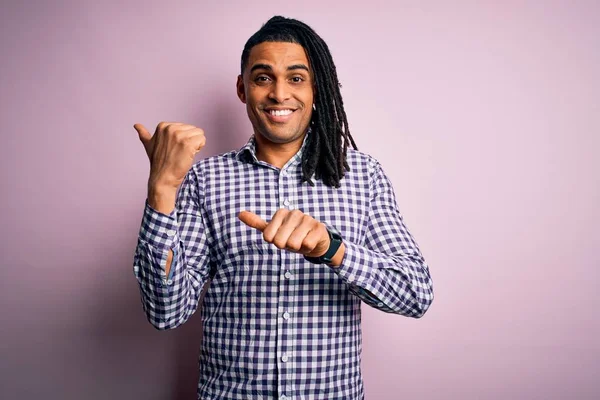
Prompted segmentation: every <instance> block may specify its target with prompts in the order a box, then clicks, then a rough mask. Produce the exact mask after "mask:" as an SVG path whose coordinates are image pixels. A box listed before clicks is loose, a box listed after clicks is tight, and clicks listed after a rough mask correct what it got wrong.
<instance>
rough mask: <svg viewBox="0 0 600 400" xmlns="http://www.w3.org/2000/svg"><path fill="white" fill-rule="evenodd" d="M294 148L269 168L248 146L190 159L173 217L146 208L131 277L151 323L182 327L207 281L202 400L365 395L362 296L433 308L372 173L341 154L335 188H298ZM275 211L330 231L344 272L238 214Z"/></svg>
mask: <svg viewBox="0 0 600 400" xmlns="http://www.w3.org/2000/svg"><path fill="white" fill-rule="evenodd" d="M305 142H306V140H305ZM303 149H304V144H303V146H302V148H301V149H300V151H299V152H298V153H297V154H296V155H295V156H294V157H293V158H292V159H290V160H289V161H288V162H287V163H286V165H284V166H283V168H281V169H279V168H276V167H273V166H271V165H269V164H267V163H265V162H262V161H258V160H257V158H256V153H255V142H254V138H253V137H252V138H251V139H250V140H249V141H248V143H247V144H246V145H245V146H244V147H242V148H241V149H240V150H239V151H232V152H229V153H225V154H222V155H219V156H215V157H210V158H206V159H204V160H202V161H199V162H197V163H196V164H194V165H193V167H192V168H191V169H190V171H189V173H188V174H187V175H186V178H185V180H184V182H183V183H182V185H181V187H180V189H179V192H178V195H177V204H176V208H175V210H174V211H173V213H172V214H171V215H165V214H162V213H159V212H157V211H156V210H153V209H152V208H151V207H150V206H149V205H148V203H147V202H146V207H145V211H144V215H143V219H142V224H141V229H140V234H139V240H138V245H137V248H136V251H135V257H134V264H135V265H134V273H135V276H136V278H137V281H138V283H139V288H140V292H141V296H142V304H143V308H144V311H145V313H146V315H147V317H148V320H149V321H150V323H151V324H152V325H154V326H155V327H156V328H157V329H172V328H176V327H177V326H179V325H181V324H183V323H184V322H185V321H186V320H187V319H188V318H189V317H190V316H191V315H192V314H193V313H194V311H195V310H196V309H197V306H198V302H199V298H200V294H201V292H202V290H203V288H204V287H205V285H208V288H207V291H206V293H205V296H204V300H203V304H202V318H203V338H202V349H201V352H200V363H199V365H200V380H199V383H198V398H199V399H203V400H217V399H218V400H227V399H240V400H241V399H243V400H248V399H294V400H301V399H302V400H308V399H327V400H333V399H343V400H358V399H363V398H364V390H363V382H362V376H361V370H360V360H361V349H362V337H361V327H360V321H361V308H360V306H361V300H362V301H364V302H365V303H367V304H368V305H369V306H372V307H375V308H377V309H379V310H382V311H384V312H388V313H396V314H401V315H405V316H409V317H415V318H419V317H420V316H422V315H423V314H424V313H425V311H426V310H427V308H428V307H429V305H430V304H431V301H432V300H433V287H432V281H431V277H430V274H429V268H428V266H427V264H426V263H425V261H424V259H423V257H422V255H421V253H420V251H419V248H418V247H417V244H416V243H415V241H414V240H413V238H412V236H411V235H410V233H409V232H408V230H407V229H406V227H405V225H404V223H403V220H402V217H401V215H400V212H399V210H398V206H397V204H396V200H395V196H394V192H393V189H392V186H391V183H390V181H389V179H388V178H387V177H386V175H385V174H384V172H383V170H382V168H381V166H380V164H379V163H378V162H377V161H376V160H375V159H373V158H372V157H370V156H368V155H365V154H363V153H360V152H358V151H354V150H352V149H349V150H348V158H347V160H348V164H349V166H350V171H349V172H347V173H346V176H345V177H344V178H343V179H342V181H341V187H340V188H337V189H336V188H331V187H328V186H325V185H324V184H323V183H322V182H321V181H320V180H318V181H315V186H310V185H309V184H308V183H306V182H305V183H301V177H302V171H301V155H302V151H303ZM279 208H288V209H299V210H301V211H302V212H304V213H306V214H309V215H311V216H312V217H314V218H315V219H317V220H318V221H321V222H323V223H325V224H326V225H327V226H328V227H329V228H330V229H334V230H336V231H337V232H339V233H340V234H341V236H342V238H343V241H344V243H345V246H346V252H345V255H344V258H343V261H342V265H341V266H340V267H337V268H334V267H330V266H327V265H315V264H311V263H309V262H308V261H306V260H305V259H304V257H303V256H302V255H300V254H296V253H292V252H288V251H285V250H280V249H278V248H276V247H275V246H274V245H272V244H269V243H267V242H265V241H264V240H263V238H262V234H261V232H260V231H257V230H255V229H253V228H250V227H248V226H246V225H245V224H244V223H242V222H241V221H240V220H239V219H238V218H237V214H238V213H239V212H240V211H242V210H249V211H252V212H254V213H256V214H258V215H259V216H261V217H262V218H263V219H265V220H267V221H268V220H270V219H271V217H272V216H273V214H274V213H275V211H277V209H279ZM169 249H172V250H173V253H174V256H173V262H172V265H171V270H170V272H169V276H166V274H165V264H166V259H167V255H168V250H169Z"/></svg>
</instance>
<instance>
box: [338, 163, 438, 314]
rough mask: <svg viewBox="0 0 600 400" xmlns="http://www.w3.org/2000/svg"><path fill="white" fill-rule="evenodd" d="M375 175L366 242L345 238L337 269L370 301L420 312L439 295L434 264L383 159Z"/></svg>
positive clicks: (382, 307)
mask: <svg viewBox="0 0 600 400" xmlns="http://www.w3.org/2000/svg"><path fill="white" fill-rule="evenodd" d="M372 176H373V178H372V180H371V183H370V212H369V219H368V227H367V230H366V236H365V243H364V246H360V245H357V244H354V243H350V242H348V241H344V244H345V249H344V255H343V259H342V262H341V265H340V266H337V267H336V266H332V269H333V270H334V271H335V272H336V273H337V274H338V275H339V276H340V277H341V278H342V279H343V280H344V281H346V283H348V285H349V288H350V291H352V293H354V294H356V295H357V296H358V297H360V298H361V299H362V300H363V301H364V302H366V303H367V304H369V305H370V306H372V307H375V308H377V309H379V310H382V311H385V312H389V313H395V314H400V315H404V316H408V317H414V318H420V317H422V316H423V315H424V314H425V312H426V311H427V309H428V308H429V306H430V304H431V302H432V301H433V283H432V280H431V276H430V274H429V267H428V265H427V263H426V262H425V260H424V259H423V256H422V255H421V252H420V250H419V247H418V246H417V244H416V242H415V240H414V239H413V237H412V235H411V234H410V232H409V231H408V229H407V228H406V226H405V225H404V222H403V219H402V216H401V214H400V211H399V209H398V205H397V202H396V198H395V195H394V191H393V188H392V184H391V182H390V181H389V179H388V178H387V176H386V175H385V173H384V172H383V169H382V168H381V165H380V164H379V163H377V162H375V165H374V171H373V175H372Z"/></svg>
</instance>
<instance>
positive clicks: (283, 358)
mask: <svg viewBox="0 0 600 400" xmlns="http://www.w3.org/2000/svg"><path fill="white" fill-rule="evenodd" d="M288 360H289V357H288V355H287V354H284V355H283V356H281V361H283V362H287V361H288Z"/></svg>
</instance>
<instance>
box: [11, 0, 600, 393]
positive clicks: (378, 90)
mask: <svg viewBox="0 0 600 400" xmlns="http://www.w3.org/2000/svg"><path fill="white" fill-rule="evenodd" d="M5 3H11V4H5ZM276 14H281V15H284V16H289V17H294V18H298V19H300V20H303V21H305V22H306V23H308V24H309V25H311V26H312V27H313V28H314V29H315V30H316V31H317V32H318V33H319V34H320V35H321V36H322V37H323V38H324V39H325V40H326V42H327V43H328V45H329V47H330V49H331V51H332V53H333V57H334V60H335V62H336V64H337V67H338V74H339V77H340V80H341V82H342V85H343V87H342V94H343V96H344V102H345V105H346V111H347V114H348V118H349V123H350V129H351V132H352V134H353V135H354V137H355V139H356V142H357V143H358V146H359V149H360V150H362V151H364V152H366V153H369V154H371V155H373V156H374V157H376V158H377V159H379V160H380V161H381V163H382V165H383V167H384V169H385V170H386V172H387V173H388V175H389V176H390V178H391V180H392V182H393V184H394V187H395V191H396V195H397V198H398V202H399V205H400V210H401V212H402V214H403V215H404V218H405V222H406V224H407V226H408V228H409V229H410V231H411V232H412V233H413V235H414V236H415V238H416V240H417V242H418V243H419V245H420V247H421V249H422V251H423V253H424V256H425V258H426V260H427V261H428V263H429V265H430V268H431V274H432V277H433V282H434V288H435V301H434V303H433V305H432V307H431V309H430V310H429V312H428V313H427V314H426V315H425V316H424V317H423V318H422V319H418V320H415V319H409V318H403V317H400V316H397V315H390V314H385V313H382V312H379V311H376V310H374V309H371V308H369V307H368V306H367V305H365V304H363V324H362V327H363V333H364V338H363V341H364V343H363V344H364V346H363V358H362V366H363V375H364V380H365V388H366V394H367V399H368V400H399V399H420V400H433V399H597V398H600V383H599V382H600V343H599V338H600V322H599V315H600V312H599V309H598V308H599V306H600V296H599V293H598V284H599V283H600V282H599V277H600V273H599V272H598V271H599V269H600V256H599V248H600V228H599V222H600V218H599V217H600V215H599V204H600V177H599V176H600V173H599V172H600V163H599V161H598V155H597V153H598V151H599V149H600V95H599V93H600V79H599V74H598V72H599V71H600V5H599V3H598V2H596V1H587V2H585V1H562V2H558V1H503V2H501V1H483V2H481V1H480V2H476V1H427V2H425V1H389V2H380V1H367V2H363V1H357V2H350V1H325V0H318V1H312V0H305V1H302V2H272V1H268V2H267V1H236V2H233V1H231V2H230V1H222V2H205V1H194V2H192V1H190V2H165V1H157V0H152V1H150V0H144V1H141V0H140V1H128V2H122V1H105V2H100V1H62V2H61V1H37V2H34V1H20V2H19V1H13V2H3V4H2V6H1V10H0V43H1V53H0V85H1V96H2V97H1V103H0V121H1V125H0V135H1V141H0V143H1V145H0V151H1V157H0V163H1V179H2V180H1V182H0V183H1V186H0V187H1V193H2V194H1V197H0V199H1V207H2V208H1V210H2V214H3V215H2V230H1V235H2V238H1V243H2V249H1V251H0V262H1V267H2V268H1V271H2V272H1V273H2V276H1V277H0V282H1V283H0V284H1V287H0V296H1V302H2V303H1V310H2V315H1V317H2V320H1V322H0V332H1V335H2V337H1V340H0V349H1V352H0V366H1V368H2V370H1V371H0V398H2V399H7V400H12V399H38V398H44V399H86V400H87V399H92V400H95V399H145V400H151V399H156V400H159V399H160V400H162V399H176V400H183V399H193V398H195V391H196V383H197V379H198V377H197V354H198V349H199V346H200V335H201V315H200V312H197V313H196V314H194V316H193V317H192V319H191V320H190V321H188V322H187V323H186V324H185V325H184V326H182V327H180V328H178V329H176V330H173V331H168V332H159V331H156V330H155V329H154V328H152V326H151V325H150V324H149V323H148V322H147V321H146V318H145V316H144V314H143V311H142V306H141V303H140V298H139V291H138V287H137V283H136V281H135V278H134V276H133V266H132V264H133V252H134V248H135V245H136V241H137V234H138V230H139V225H140V221H141V216H142V211H143V206H144V201H145V196H146V181H147V177H148V171H149V168H148V165H149V164H148V160H147V158H146V154H145V152H144V149H143V147H142V145H141V143H140V142H139V141H138V138H137V133H136V132H135V130H134V129H133V127H132V125H133V124H134V123H136V122H141V123H144V124H145V125H146V126H147V127H148V128H149V129H150V130H152V131H153V130H154V128H155V127H156V124H157V123H158V122H160V121H163V120H166V121H182V122H186V123H189V124H193V125H196V126H199V127H202V128H203V129H204V130H205V131H206V137H207V146H206V148H205V149H204V150H203V151H202V152H201V153H200V154H199V155H198V157H199V158H200V157H206V156H209V155H214V154H218V153H221V152H225V151H228V150H231V149H233V148H238V147H240V146H241V145H243V144H244V143H245V142H246V140H247V139H248V138H249V136H250V135H251V134H252V129H251V125H250V122H249V121H248V119H247V116H246V111H245V107H244V105H243V104H242V103H240V101H239V100H238V99H237V97H236V94H235V81H236V77H237V74H238V73H239V60H240V54H241V51H242V48H243V45H244V43H245V41H246V40H247V39H248V38H249V37H250V35H251V34H253V33H254V32H255V31H256V30H258V29H259V28H260V26H261V24H263V23H264V22H266V21H267V20H268V19H269V18H270V17H271V16H273V15H276Z"/></svg>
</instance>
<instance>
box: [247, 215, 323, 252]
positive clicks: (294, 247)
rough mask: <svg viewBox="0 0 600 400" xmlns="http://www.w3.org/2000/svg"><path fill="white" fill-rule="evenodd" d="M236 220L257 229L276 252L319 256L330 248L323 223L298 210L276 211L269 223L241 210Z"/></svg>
mask: <svg viewBox="0 0 600 400" xmlns="http://www.w3.org/2000/svg"><path fill="white" fill-rule="evenodd" d="M238 218H239V219H240V220H241V221H242V222H243V223H245V224H246V225H248V226H250V227H252V228H255V229H258V230H259V231H261V232H262V233H263V238H264V239H265V241H267V242H269V243H273V244H274V245H275V246H276V247H277V248H279V249H285V250H288V251H292V252H294V253H300V254H303V255H305V256H308V257H319V256H322V255H323V254H325V253H326V252H327V250H328V249H329V244H330V243H329V242H330V239H329V233H328V232H327V227H326V226H325V224H323V223H321V222H319V221H317V220H316V219H314V218H313V217H311V216H310V215H307V214H304V213H303V212H302V211H299V210H293V211H290V210H287V209H285V208H281V209H279V210H277V212H276V213H275V215H273V218H272V219H271V221H270V222H267V221H265V220H263V219H262V218H261V217H259V216H258V215H256V214H254V213H252V212H250V211H242V212H241V213H240V214H239V215H238Z"/></svg>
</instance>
